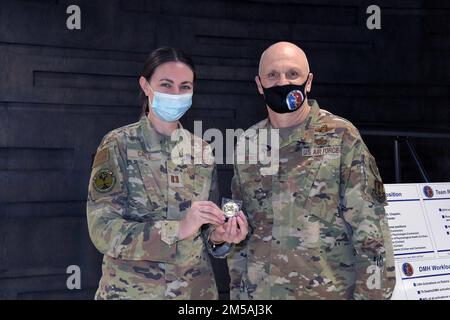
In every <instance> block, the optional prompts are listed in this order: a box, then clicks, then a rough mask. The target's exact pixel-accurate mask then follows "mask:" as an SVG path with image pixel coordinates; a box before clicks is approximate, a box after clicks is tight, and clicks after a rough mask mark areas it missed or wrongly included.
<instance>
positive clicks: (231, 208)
mask: <svg viewBox="0 0 450 320" xmlns="http://www.w3.org/2000/svg"><path fill="white" fill-rule="evenodd" d="M241 204H242V201H240V200H232V199H227V198H223V199H222V211H223V212H224V214H225V217H226V219H227V220H228V219H229V218H233V217H235V216H236V215H237V214H238V212H239V210H241Z"/></svg>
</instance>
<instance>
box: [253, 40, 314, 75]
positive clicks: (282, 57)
mask: <svg viewBox="0 0 450 320" xmlns="http://www.w3.org/2000/svg"><path fill="white" fill-rule="evenodd" d="M286 62H287V63H289V64H296V65H297V66H298V67H299V68H300V69H301V70H302V72H303V73H305V74H306V75H307V74H308V73H309V64H308V58H307V57H306V54H305V52H304V51H303V50H302V49H300V48H299V47H297V46H296V45H295V44H293V43H290V42H285V41H282V42H277V43H275V44H273V45H271V46H270V47H268V48H267V49H266V50H265V51H264V52H263V53H262V55H261V59H260V60H259V70H258V73H259V74H260V75H263V74H264V72H265V71H267V69H268V68H270V67H271V66H274V65H275V66H279V65H281V64H283V63H286Z"/></svg>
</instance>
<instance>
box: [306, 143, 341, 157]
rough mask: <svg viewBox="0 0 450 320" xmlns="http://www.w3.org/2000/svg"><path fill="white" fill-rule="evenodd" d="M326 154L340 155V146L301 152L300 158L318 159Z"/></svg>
mask: <svg viewBox="0 0 450 320" xmlns="http://www.w3.org/2000/svg"><path fill="white" fill-rule="evenodd" d="M327 154H341V146H334V147H322V148H311V149H303V150H302V156H304V157H318V156H324V155H327Z"/></svg>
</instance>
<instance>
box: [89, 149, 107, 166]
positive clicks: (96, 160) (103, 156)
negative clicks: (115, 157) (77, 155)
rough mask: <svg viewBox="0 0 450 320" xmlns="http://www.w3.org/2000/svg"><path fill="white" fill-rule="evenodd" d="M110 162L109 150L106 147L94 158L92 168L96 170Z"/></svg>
mask: <svg viewBox="0 0 450 320" xmlns="http://www.w3.org/2000/svg"><path fill="white" fill-rule="evenodd" d="M108 160H109V149H108V148H107V147H106V148H103V149H102V150H100V151H99V152H97V154H96V155H95V158H94V163H93V164H92V168H95V167H97V166H99V165H101V164H102V163H105V162H106V161H108Z"/></svg>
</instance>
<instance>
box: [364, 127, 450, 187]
mask: <svg viewBox="0 0 450 320" xmlns="http://www.w3.org/2000/svg"><path fill="white" fill-rule="evenodd" d="M360 132H361V134H362V135H366V136H387V137H393V138H394V169H395V182H396V183H401V181H402V177H401V162H400V143H402V142H403V143H405V144H406V146H407V147H408V150H409V152H410V153H411V156H412V157H413V159H414V162H415V163H416V165H417V169H418V170H419V172H420V175H421V176H422V179H423V180H424V182H426V183H428V182H430V178H429V176H428V174H427V172H426V170H425V167H424V166H423V163H422V161H421V160H420V158H419V155H418V154H417V151H416V148H415V147H414V144H413V142H412V141H411V140H410V138H428V139H436V138H440V139H450V133H436V132H417V131H395V130H373V129H367V130H365V129H362V130H360Z"/></svg>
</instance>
